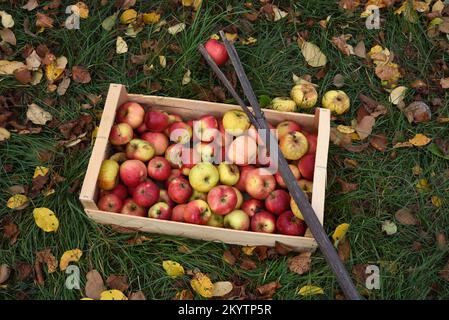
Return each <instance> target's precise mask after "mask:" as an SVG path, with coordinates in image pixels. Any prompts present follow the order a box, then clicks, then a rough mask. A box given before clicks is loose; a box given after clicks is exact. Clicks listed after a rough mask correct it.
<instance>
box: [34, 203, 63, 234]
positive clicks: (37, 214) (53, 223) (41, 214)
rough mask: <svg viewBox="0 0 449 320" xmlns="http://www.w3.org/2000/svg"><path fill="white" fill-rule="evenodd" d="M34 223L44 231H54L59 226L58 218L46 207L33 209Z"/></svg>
mask: <svg viewBox="0 0 449 320" xmlns="http://www.w3.org/2000/svg"><path fill="white" fill-rule="evenodd" d="M33 216H34V221H35V222H36V225H37V226H38V227H39V228H41V229H42V230H44V231H45V232H55V231H57V230H58V227H59V220H58V218H57V217H56V215H55V213H54V212H53V211H51V210H50V209H48V208H35V209H34V210H33Z"/></svg>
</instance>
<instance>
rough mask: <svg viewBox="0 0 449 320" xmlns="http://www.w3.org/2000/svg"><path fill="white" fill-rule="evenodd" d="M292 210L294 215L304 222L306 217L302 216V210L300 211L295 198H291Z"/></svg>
mask: <svg viewBox="0 0 449 320" xmlns="http://www.w3.org/2000/svg"><path fill="white" fill-rule="evenodd" d="M290 209H291V211H292V212H293V214H294V215H295V216H296V217H297V218H299V219H301V220H304V217H303V216H302V213H301V210H299V208H298V205H297V204H296V202H295V200H294V199H293V197H290Z"/></svg>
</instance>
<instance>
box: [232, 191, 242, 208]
mask: <svg viewBox="0 0 449 320" xmlns="http://www.w3.org/2000/svg"><path fill="white" fill-rule="evenodd" d="M232 189H234V191H235V194H236V195H237V203H236V204H235V208H234V210H237V209H240V207H241V206H242V204H243V194H242V193H241V192H240V190H239V189H237V188H236V187H232Z"/></svg>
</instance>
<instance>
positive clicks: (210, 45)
mask: <svg viewBox="0 0 449 320" xmlns="http://www.w3.org/2000/svg"><path fill="white" fill-rule="evenodd" d="M204 48H205V49H206V51H207V53H208V54H209V56H210V57H211V58H212V60H214V62H215V63H216V64H217V66H222V65H224V64H225V63H226V61H228V59H229V56H228V51H227V50H226V47H225V45H224V44H223V43H222V42H220V41H218V40H216V39H209V40H207V42H206V43H205V44H204Z"/></svg>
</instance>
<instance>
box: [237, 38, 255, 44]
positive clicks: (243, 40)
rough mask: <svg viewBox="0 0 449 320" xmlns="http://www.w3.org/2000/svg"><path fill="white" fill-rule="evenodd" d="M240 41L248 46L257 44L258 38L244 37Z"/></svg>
mask: <svg viewBox="0 0 449 320" xmlns="http://www.w3.org/2000/svg"><path fill="white" fill-rule="evenodd" d="M240 42H241V43H242V44H243V45H244V46H246V45H251V44H255V43H256V42H257V39H256V38H253V37H249V38H248V39H244V38H242V39H241V40H240Z"/></svg>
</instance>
